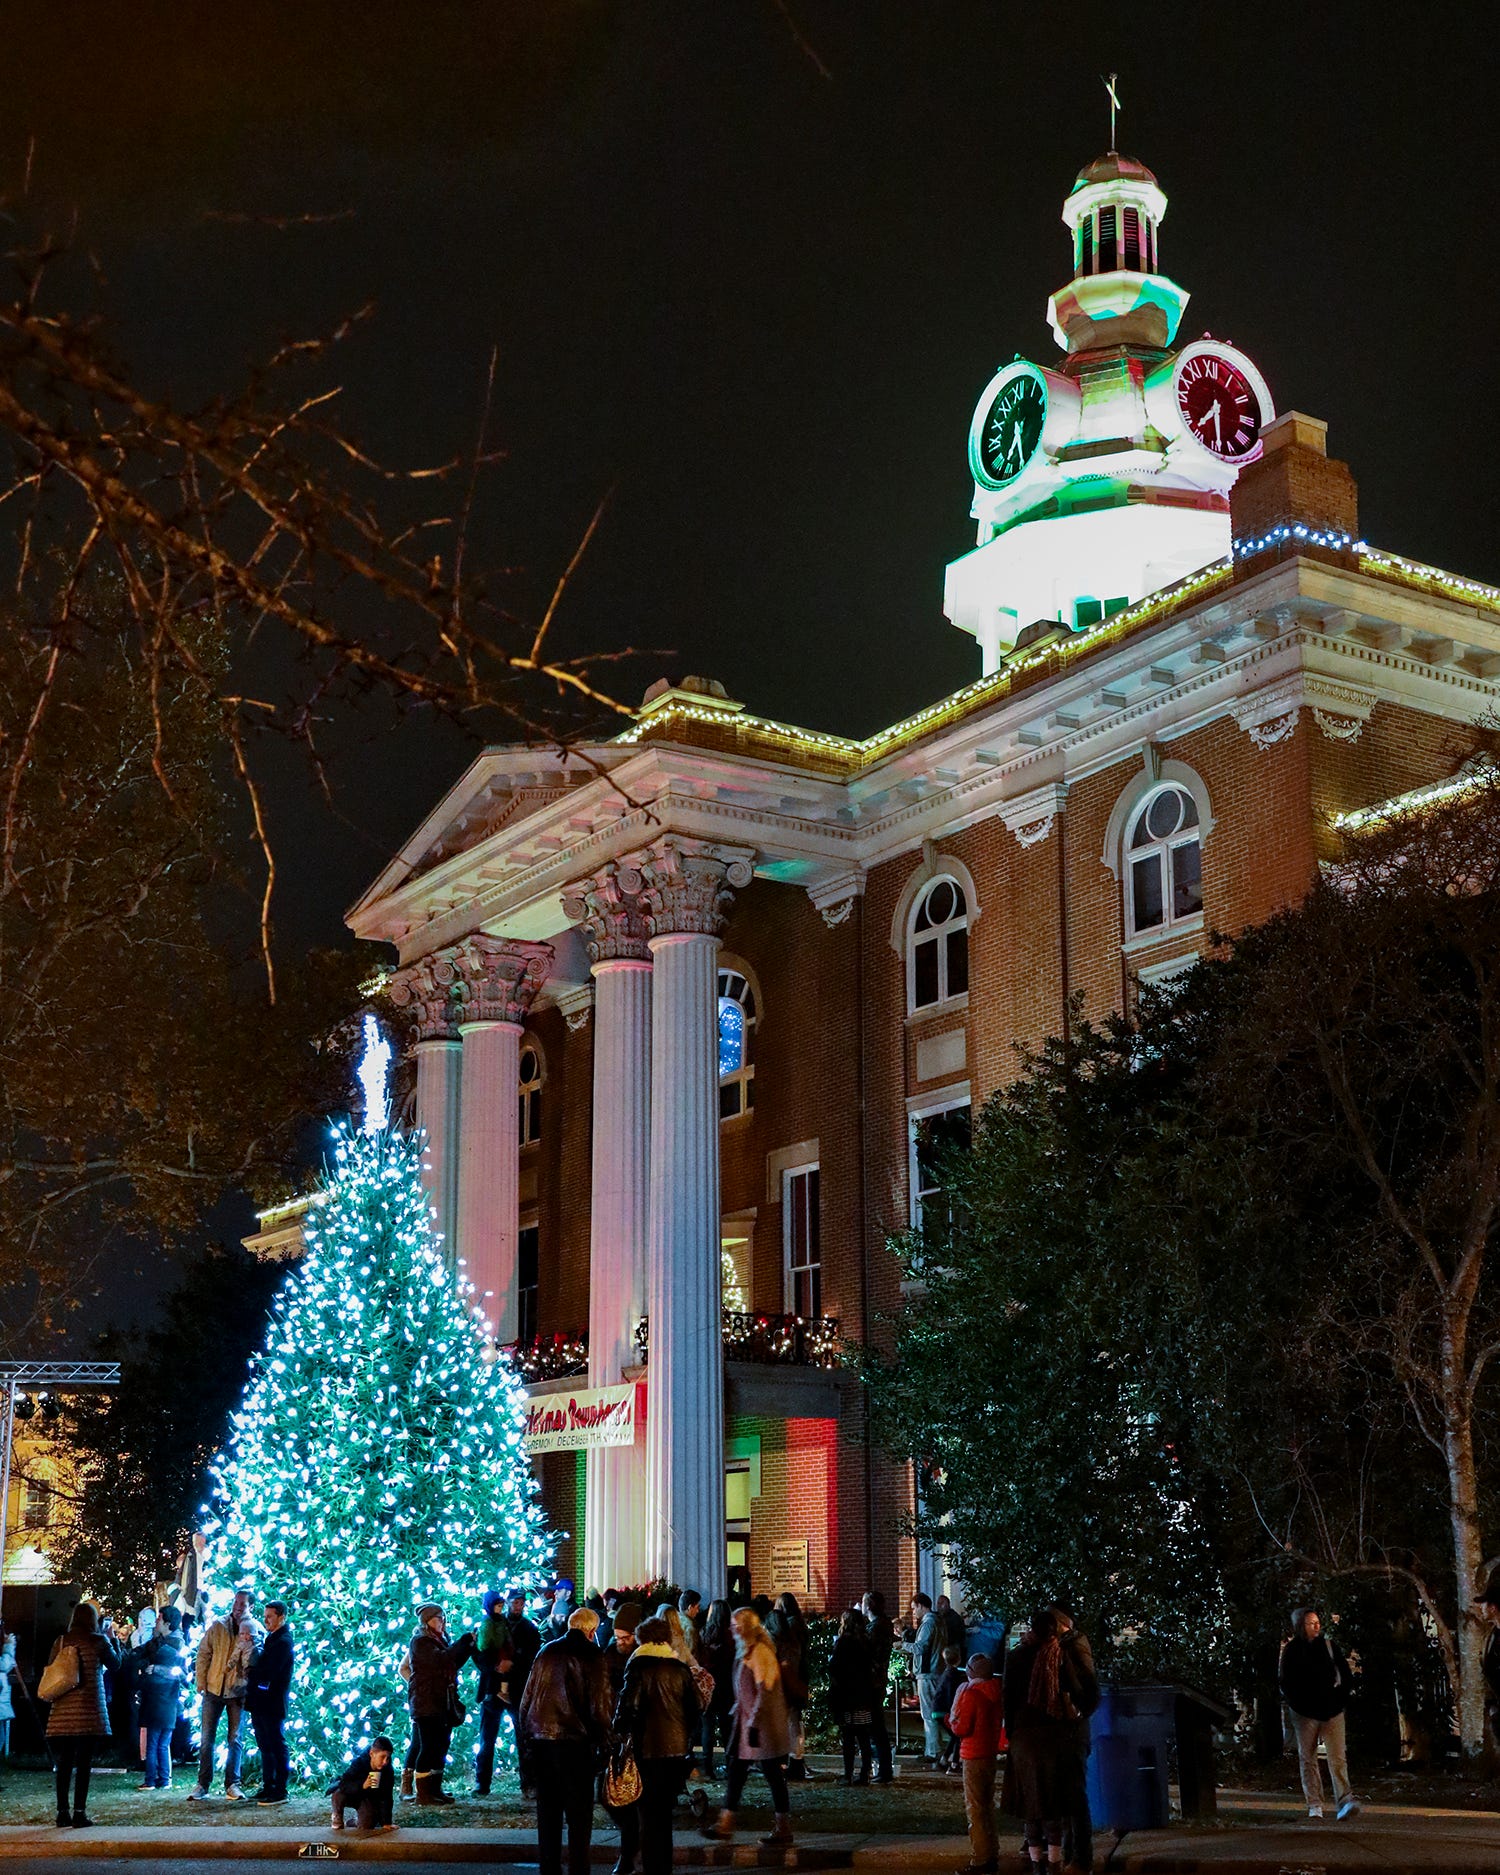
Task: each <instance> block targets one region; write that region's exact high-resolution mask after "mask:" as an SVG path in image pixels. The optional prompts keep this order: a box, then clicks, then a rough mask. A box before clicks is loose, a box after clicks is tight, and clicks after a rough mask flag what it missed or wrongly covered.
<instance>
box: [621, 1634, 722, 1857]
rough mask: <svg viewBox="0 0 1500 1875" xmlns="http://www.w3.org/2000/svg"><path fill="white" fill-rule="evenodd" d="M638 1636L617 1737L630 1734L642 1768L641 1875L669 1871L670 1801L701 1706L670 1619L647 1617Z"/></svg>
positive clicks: (678, 1784) (681, 1774)
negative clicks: (676, 1646)
mask: <svg viewBox="0 0 1500 1875" xmlns="http://www.w3.org/2000/svg"><path fill="white" fill-rule="evenodd" d="M635 1640H636V1646H635V1652H634V1653H633V1654H632V1655H631V1656H630V1659H629V1660H628V1661H627V1662H626V1666H625V1682H624V1685H623V1687H622V1688H621V1691H620V1699H619V1704H618V1705H617V1706H616V1707H615V1716H614V1727H613V1731H614V1741H615V1747H616V1749H617V1750H618V1749H619V1748H620V1747H621V1746H622V1745H623V1743H624V1742H625V1741H626V1740H627V1739H628V1740H629V1742H630V1744H631V1746H632V1748H633V1750H634V1752H635V1761H636V1765H637V1768H638V1769H639V1771H640V1774H641V1801H640V1812H641V1829H640V1842H641V1868H642V1871H643V1875H670V1871H671V1868H672V1806H673V1805H674V1804H675V1803H676V1801H677V1798H678V1795H679V1793H680V1792H681V1790H682V1786H683V1782H684V1780H685V1778H686V1775H687V1758H688V1752H689V1750H690V1749H691V1747H692V1742H693V1739H694V1738H695V1737H696V1736H697V1733H698V1727H699V1720H700V1718H701V1716H702V1708H701V1707H700V1705H699V1702H698V1693H697V1689H696V1688H695V1686H694V1684H693V1674H692V1669H691V1668H690V1667H688V1666H687V1665H685V1664H684V1662H683V1661H682V1660H681V1659H679V1658H678V1656H677V1654H676V1652H675V1651H674V1649H673V1647H672V1644H671V1639H670V1632H669V1630H668V1627H667V1624H666V1622H665V1621H662V1620H651V1621H643V1622H642V1623H641V1625H640V1626H639V1627H638V1628H637V1629H636V1635H635Z"/></svg>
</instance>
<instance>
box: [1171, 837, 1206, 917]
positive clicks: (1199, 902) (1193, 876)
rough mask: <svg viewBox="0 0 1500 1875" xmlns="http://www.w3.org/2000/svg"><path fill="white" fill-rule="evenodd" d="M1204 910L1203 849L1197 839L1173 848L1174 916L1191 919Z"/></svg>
mask: <svg viewBox="0 0 1500 1875" xmlns="http://www.w3.org/2000/svg"><path fill="white" fill-rule="evenodd" d="M1202 909H1203V848H1202V847H1201V846H1200V845H1199V844H1198V842H1197V840H1196V839H1192V840H1184V841H1183V843H1182V845H1181V846H1174V847H1173V848H1172V916H1173V917H1174V918H1191V917H1192V915H1193V913H1194V912H1199V911H1202Z"/></svg>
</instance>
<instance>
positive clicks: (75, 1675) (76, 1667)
mask: <svg viewBox="0 0 1500 1875" xmlns="http://www.w3.org/2000/svg"><path fill="white" fill-rule="evenodd" d="M82 1684H83V1662H82V1661H81V1660H80V1659H79V1657H78V1649H77V1648H76V1647H70V1646H68V1645H67V1644H66V1643H59V1645H58V1649H57V1652H56V1653H55V1654H53V1656H52V1658H51V1659H50V1660H49V1661H48V1662H47V1665H46V1666H45V1667H44V1668H43V1670H42V1677H41V1678H40V1679H39V1680H38V1681H37V1683H36V1696H37V1698H38V1699H45V1700H47V1701H48V1702H49V1704H50V1702H51V1701H53V1700H55V1699H61V1698H62V1697H63V1695H64V1694H65V1693H73V1692H76V1691H77V1690H78V1688H79V1687H80V1686H81V1685H82Z"/></svg>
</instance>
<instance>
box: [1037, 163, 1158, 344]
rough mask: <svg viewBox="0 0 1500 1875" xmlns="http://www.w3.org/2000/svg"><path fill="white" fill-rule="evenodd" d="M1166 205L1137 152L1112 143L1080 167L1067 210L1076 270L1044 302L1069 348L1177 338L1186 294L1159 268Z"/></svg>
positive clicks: (1055, 332) (1054, 332) (1055, 331)
mask: <svg viewBox="0 0 1500 1875" xmlns="http://www.w3.org/2000/svg"><path fill="white" fill-rule="evenodd" d="M1166 213H1167V198H1166V196H1165V195H1164V194H1163V193H1162V190H1161V187H1160V185H1159V184H1158V182H1157V180H1156V178H1155V176H1153V175H1152V173H1151V171H1150V170H1149V169H1147V167H1146V165H1145V164H1144V163H1139V162H1137V161H1136V159H1135V158H1134V157H1133V156H1121V155H1120V153H1119V151H1118V150H1110V151H1109V152H1108V153H1107V154H1106V155H1104V156H1100V157H1096V158H1095V160H1094V161H1093V162H1092V163H1090V164H1089V165H1088V167H1087V168H1086V169H1081V170H1080V171H1079V172H1078V180H1077V181H1076V182H1075V183H1074V184H1073V188H1072V192H1071V193H1070V194H1069V196H1068V199H1067V201H1066V202H1064V204H1063V212H1062V218H1063V221H1064V222H1065V223H1066V225H1067V228H1068V231H1069V233H1070V234H1071V235H1072V237H1073V278H1072V280H1071V281H1070V282H1069V283H1068V285H1067V286H1065V287H1063V288H1061V289H1060V290H1059V291H1058V292H1056V293H1054V294H1053V295H1052V297H1051V299H1050V300H1049V301H1048V302H1047V318H1048V322H1049V323H1050V325H1051V327H1052V335H1053V337H1054V338H1055V339H1056V340H1057V342H1058V344H1059V345H1060V346H1061V347H1062V349H1063V350H1064V351H1065V352H1083V351H1096V350H1098V349H1099V348H1100V347H1101V346H1105V345H1139V346H1144V347H1147V348H1149V349H1152V350H1165V348H1166V347H1167V346H1169V345H1170V344H1171V343H1172V340H1173V339H1174V338H1175V337H1176V336H1177V327H1178V324H1179V322H1180V321H1181V319H1182V314H1183V309H1184V308H1185V307H1186V305H1187V303H1188V295H1187V293H1185V292H1184V291H1183V289H1182V288H1181V287H1180V286H1178V285H1177V283H1176V281H1175V280H1169V279H1168V278H1167V277H1166V275H1165V274H1164V273H1162V272H1161V265H1160V259H1159V255H1158V244H1159V240H1160V229H1161V224H1162V222H1163V221H1164V220H1165V219H1166Z"/></svg>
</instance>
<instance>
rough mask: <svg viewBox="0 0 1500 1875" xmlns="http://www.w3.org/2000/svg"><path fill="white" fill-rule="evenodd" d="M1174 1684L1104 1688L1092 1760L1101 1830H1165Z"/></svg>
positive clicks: (1093, 1806) (1092, 1792)
mask: <svg viewBox="0 0 1500 1875" xmlns="http://www.w3.org/2000/svg"><path fill="white" fill-rule="evenodd" d="M1176 1703H1177V1689H1176V1688H1175V1687H1172V1686H1101V1687H1100V1689H1099V1706H1098V1710H1097V1711H1096V1712H1095V1713H1094V1717H1093V1724H1092V1731H1093V1750H1092V1752H1091V1754H1090V1756H1089V1761H1088V1792H1089V1813H1090V1814H1091V1815H1092V1817H1093V1819H1094V1823H1095V1825H1096V1826H1097V1827H1099V1828H1101V1829H1115V1830H1127V1829H1164V1828H1165V1827H1166V1824H1167V1820H1168V1815H1169V1812H1168V1808H1167V1754H1168V1752H1169V1750H1170V1748H1171V1743H1172V1736H1173V1731H1174V1728H1175V1725H1176Z"/></svg>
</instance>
